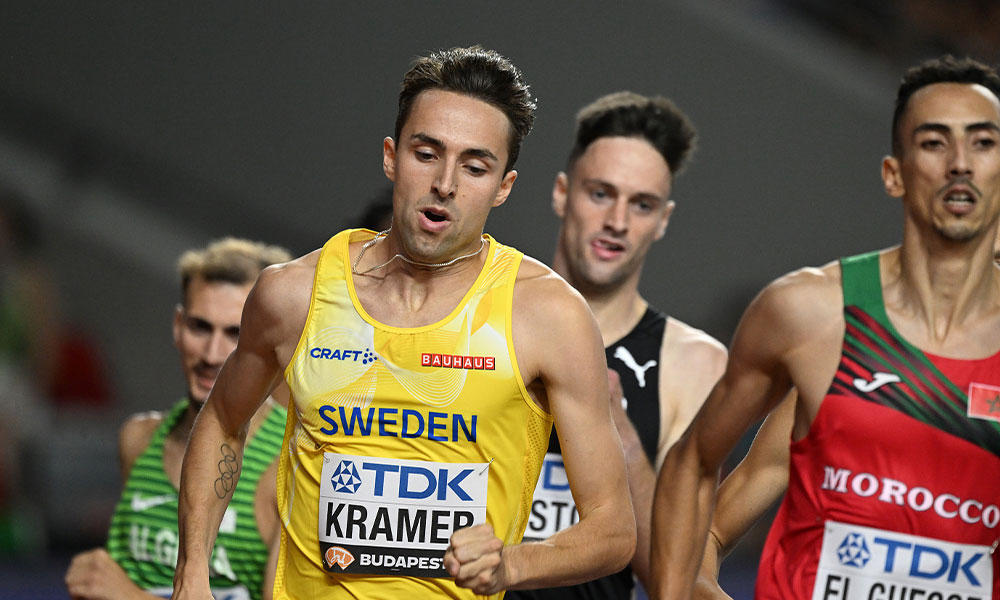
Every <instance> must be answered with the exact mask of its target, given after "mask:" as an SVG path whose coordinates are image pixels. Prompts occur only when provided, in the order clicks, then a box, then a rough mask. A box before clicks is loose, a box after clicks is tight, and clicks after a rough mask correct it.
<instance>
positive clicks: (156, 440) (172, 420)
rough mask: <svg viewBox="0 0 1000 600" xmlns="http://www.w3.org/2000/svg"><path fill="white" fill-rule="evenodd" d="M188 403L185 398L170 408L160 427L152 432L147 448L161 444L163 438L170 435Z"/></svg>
mask: <svg viewBox="0 0 1000 600" xmlns="http://www.w3.org/2000/svg"><path fill="white" fill-rule="evenodd" d="M189 402H190V401H189V400H188V399H187V398H181V399H180V400H178V401H177V402H176V403H174V405H173V406H172V407H170V412H168V413H167V416H166V417H164V419H163V422H162V423H160V426H159V427H157V428H156V431H155V432H153V439H151V440H150V441H149V446H147V448H152V447H154V446H156V445H158V444H162V443H163V440H164V438H166V437H167V435H168V434H169V433H170V431H171V430H173V428H174V427H175V426H176V425H177V422H178V421H180V420H181V416H182V415H183V414H184V411H185V410H187V407H188V403H189Z"/></svg>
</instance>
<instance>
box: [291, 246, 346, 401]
mask: <svg viewBox="0 0 1000 600" xmlns="http://www.w3.org/2000/svg"><path fill="white" fill-rule="evenodd" d="M346 238H347V243H346V245H347V247H350V241H351V235H350V234H347V235H346ZM336 239H337V237H336V236H334V238H333V239H331V240H330V241H328V242H327V243H326V244H323V248H322V249H320V251H319V257H318V258H317V259H316V270H315V271H314V272H313V284H312V292H311V293H310V294H309V312H307V313H306V322H305V325H303V327H302V333H300V334H299V341H298V343H297V344H295V351H294V352H292V356H291V358H289V359H288V364H287V365H285V370H284V372H283V373H282V375H283V376H284V379H285V383H286V384H287V385H288V388H289V390H291V384H292V382H291V379H290V377H291V373H292V365H294V364H295V361H296V360H298V358H299V355H300V354H301V353H302V348H303V346H305V343H306V338H307V337H308V334H309V328H310V326H312V322H313V313H314V312H315V311H314V310H313V309H314V308H315V306H316V296H317V294H318V293H319V281H320V274H321V273H322V272H323V266H324V262H325V259H326V253H327V251H328V250H331V246H333V245H334V244H333V241H334V240H336ZM348 260H349V257H348Z"/></svg>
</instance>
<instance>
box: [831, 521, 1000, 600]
mask: <svg viewBox="0 0 1000 600" xmlns="http://www.w3.org/2000/svg"><path fill="white" fill-rule="evenodd" d="M989 551H990V549H989V547H987V546H977V545H972V544H957V543H952V542H946V541H942V540H936V539H932V538H927V537H921V536H916V535H908V534H904V533H897V532H894V531H886V530H881V529H873V528H871V527H861V526H858V525H846V524H843V523H837V522H835V521H827V522H826V525H825V532H824V535H823V548H822V551H821V554H820V560H819V568H818V569H817V572H816V585H815V587H814V588H813V595H812V598H813V600H820V599H822V600H832V599H834V598H838V599H846V600H856V599H857V600H862V599H863V600H892V599H896V598H906V599H910V598H941V599H942V600H950V599H954V600H972V599H981V600H985V599H986V598H990V597H991V593H992V587H993V564H992V560H991V559H990V555H989Z"/></svg>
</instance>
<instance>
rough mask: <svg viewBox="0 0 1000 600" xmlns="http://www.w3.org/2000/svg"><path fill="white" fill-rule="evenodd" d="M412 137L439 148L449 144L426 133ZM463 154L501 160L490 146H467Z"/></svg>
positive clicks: (441, 148) (443, 148) (445, 148)
mask: <svg viewBox="0 0 1000 600" xmlns="http://www.w3.org/2000/svg"><path fill="white" fill-rule="evenodd" d="M410 139H411V140H416V141H418V142H421V143H424V144H427V145H428V146H433V147H435V148H437V149H438V150H447V149H448V146H447V145H446V144H445V143H444V142H442V141H441V140H439V139H437V138H436V137H433V136H429V135H427V134H426V133H414V134H413V135H411V136H410ZM462 154H463V155H464V156H472V157H475V158H482V159H484V160H492V161H496V162H499V161H500V159H499V158H497V155H496V154H493V153H492V152H491V151H490V150H489V149H488V148H466V149H465V150H463V151H462Z"/></svg>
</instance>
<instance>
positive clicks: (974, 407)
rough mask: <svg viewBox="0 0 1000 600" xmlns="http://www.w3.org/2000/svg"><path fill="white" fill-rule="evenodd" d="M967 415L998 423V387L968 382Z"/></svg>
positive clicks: (999, 406) (999, 415)
mask: <svg viewBox="0 0 1000 600" xmlns="http://www.w3.org/2000/svg"><path fill="white" fill-rule="evenodd" d="M968 415H969V416H970V417H974V418H976V419H988V420H990V421H996V422H998V423H1000V387H997V386H994V385H986V384H985V383H971V384H969V407H968Z"/></svg>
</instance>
